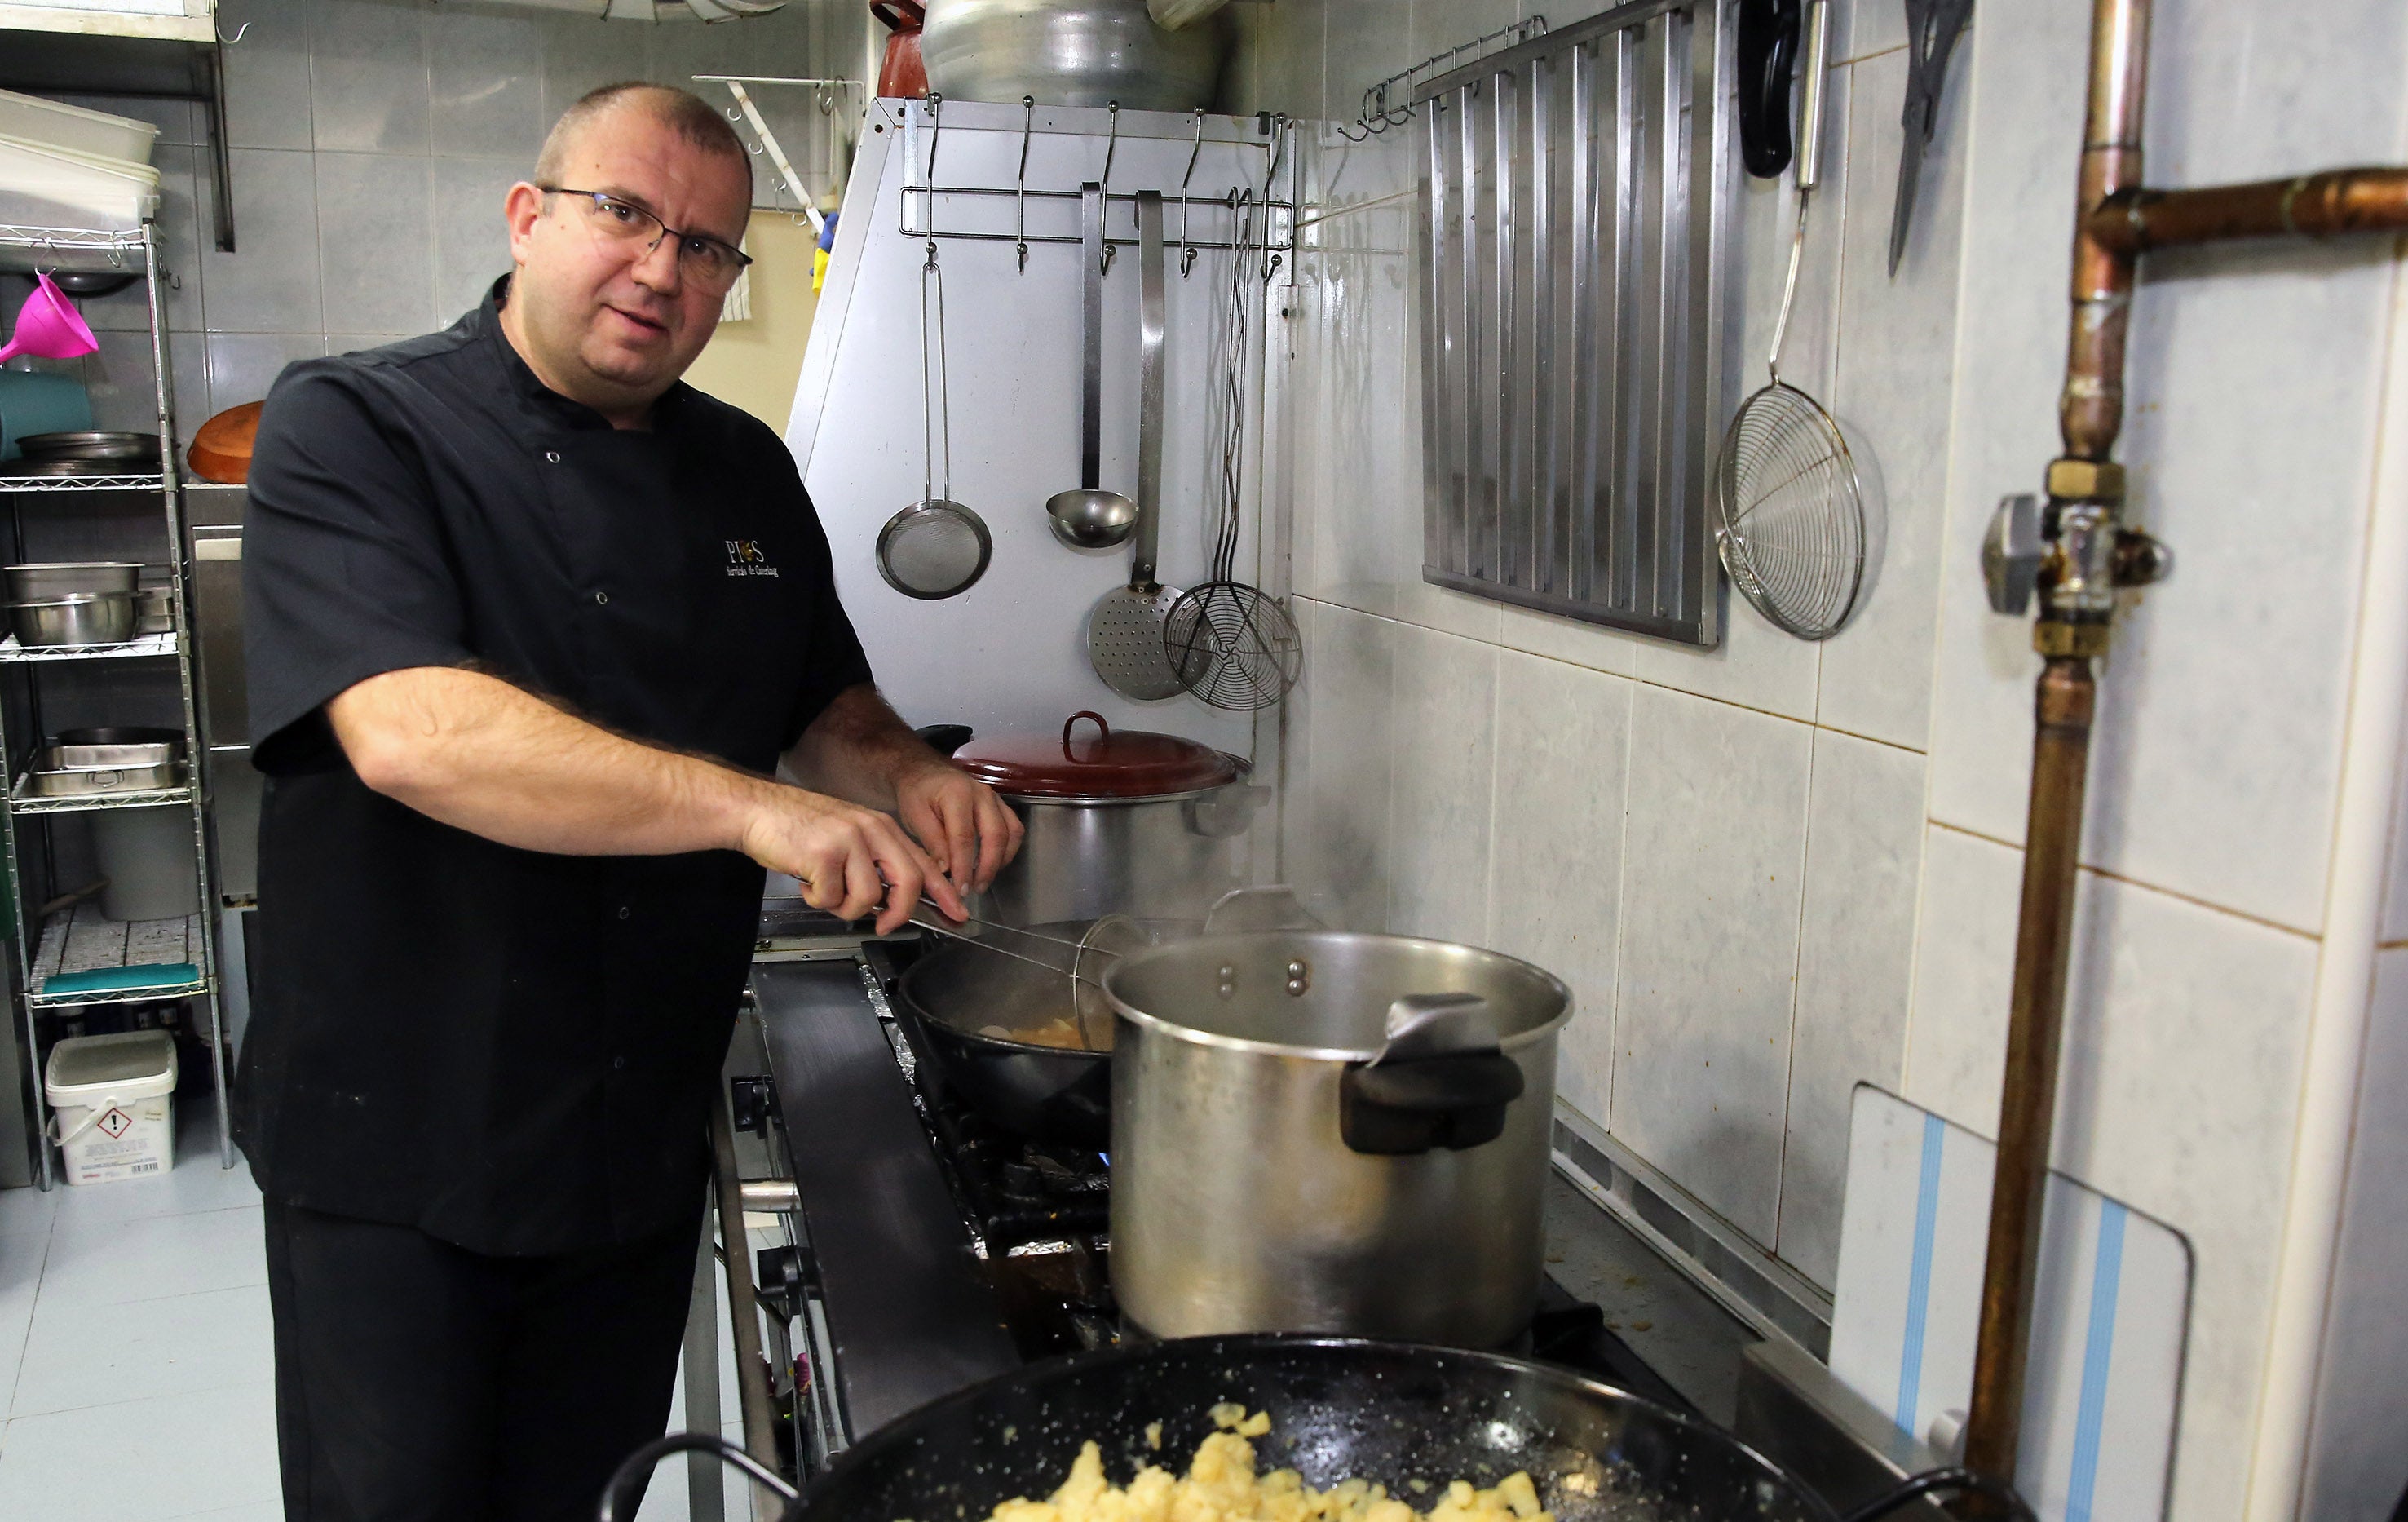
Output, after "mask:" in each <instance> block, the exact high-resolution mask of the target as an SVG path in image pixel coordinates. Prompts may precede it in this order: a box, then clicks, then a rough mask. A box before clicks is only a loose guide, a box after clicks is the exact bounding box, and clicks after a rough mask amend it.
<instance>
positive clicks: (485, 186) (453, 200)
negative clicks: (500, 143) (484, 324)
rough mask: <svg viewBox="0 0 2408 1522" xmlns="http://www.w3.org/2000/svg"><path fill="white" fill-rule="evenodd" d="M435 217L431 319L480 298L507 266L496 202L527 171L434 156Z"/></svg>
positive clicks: (505, 232) (504, 227)
mask: <svg viewBox="0 0 2408 1522" xmlns="http://www.w3.org/2000/svg"><path fill="white" fill-rule="evenodd" d="M429 169H430V171H431V175H432V191H431V194H432V198H433V203H434V217H435V314H434V315H435V321H436V322H437V323H451V322H452V320H453V319H454V318H456V317H458V316H459V315H460V314H461V313H462V312H465V311H466V310H468V309H470V308H471V307H474V306H476V305H477V304H478V303H480V302H481V301H483V300H484V299H485V292H486V290H487V288H489V287H490V286H491V285H492V284H493V283H494V281H495V279H496V278H498V277H500V276H503V275H507V274H509V271H510V235H509V225H508V224H507V223H505V222H504V221H503V219H502V201H503V198H504V197H505V196H506V195H508V194H509V188H510V187H511V186H512V185H514V184H516V183H517V182H518V181H519V180H520V179H523V178H524V177H525V176H526V175H527V174H529V173H532V172H533V170H532V167H531V166H530V167H528V168H521V167H519V166H518V165H513V164H509V163H507V162H494V161H487V160H477V159H437V160H435V161H434V163H433V164H432V165H429Z"/></svg>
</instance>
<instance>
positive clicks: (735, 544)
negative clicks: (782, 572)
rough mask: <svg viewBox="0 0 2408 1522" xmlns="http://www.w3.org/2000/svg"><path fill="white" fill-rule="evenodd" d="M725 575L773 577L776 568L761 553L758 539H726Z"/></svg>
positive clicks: (776, 571) (775, 573)
mask: <svg viewBox="0 0 2408 1522" xmlns="http://www.w3.org/2000/svg"><path fill="white" fill-rule="evenodd" d="M724 543H725V544H726V546H727V574H728V575H730V576H775V575H777V574H778V567H775V566H772V565H770V564H769V557H768V556H767V555H765V554H763V553H761V541H760V540H759V539H727V540H725V541H724Z"/></svg>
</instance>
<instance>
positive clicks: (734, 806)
mask: <svg viewBox="0 0 2408 1522" xmlns="http://www.w3.org/2000/svg"><path fill="white" fill-rule="evenodd" d="M327 717H328V718H329V719H330V720H331V722H332V723H333V725H334V728H335V736H336V739H337V740H339V741H340V742H341V744H342V747H343V751H344V754H346V755H347V756H348V757H349V758H350V759H351V766H352V768H353V769H354V770H356V771H357V772H358V773H359V775H360V779H361V780H362V781H363V782H365V783H366V784H367V785H368V786H369V787H371V788H373V789H375V790H376V791H377V792H380V793H382V794H385V795H387V796H388V797H393V798H394V799H397V800H398V801H400V802H402V803H406V804H408V805H409V807H411V808H413V809H415V810H417V811H419V812H421V813H423V814H426V815H428V816H429V817H431V818H434V819H438V820H441V821H442V822H443V823H445V824H447V825H452V826H457V827H458V828H461V829H465V830H467V831H470V832H471V833H473V834H477V835H481V836H483V837H485V838H486V839H488V840H498V841H500V842H501V843H502V844H504V845H511V846H518V847H520V848H522V849H524V850H528V851H547V852H552V853H555V854H562V855H666V854H674V853H677V852H683V851H707V850H713V849H720V848H724V849H730V850H737V849H742V847H743V844H744V836H745V830H746V827H747V825H748V822H749V821H750V820H751V818H752V817H753V814H754V813H756V812H757V811H758V810H759V808H760V805H761V797H762V793H763V790H765V789H774V788H777V787H778V784H777V783H770V782H767V781H765V780H763V779H761V778H756V777H752V776H748V775H746V774H745V773H743V772H740V771H738V770H736V769H734V768H730V767H725V766H721V765H719V764H717V763H715V762H711V761H708V760H704V759H701V758H699V757H695V756H690V755H681V754H678V753H676V752H674V751H665V750H661V749H658V748H656V747H653V746H650V745H646V744H643V743H641V742H639V741H637V740H632V739H626V738H624V737H623V736H620V735H614V734H612V733H610V732H609V730H607V729H603V728H601V727H599V726H598V725H592V724H588V723H586V722H585V721H584V720H582V719H580V718H577V717H576V716H575V715H573V714H569V713H566V712H563V711H561V710H559V709H557V708H554V707H552V705H551V704H549V703H546V702H545V701H543V700H542V699H541V698H538V697H536V696H533V695H531V694H529V693H526V692H524V691H522V690H521V689H519V688H517V687H514V686H512V685H510V684H509V682H503V681H500V680H499V679H497V678H495V677H490V676H485V675H482V674H480V673H479V672H475V671H466V670H458V669H453V668H445V667H418V668H410V669H408V670H401V671H389V672H386V673H384V674H383V675H381V676H377V677H371V678H369V679H368V680H367V681H366V682H360V683H359V684H358V685H356V686H354V687H351V688H350V689H349V690H347V691H345V692H344V693H342V694H341V695H340V696H337V697H336V698H335V699H334V701H333V702H331V703H329V704H328V705H327ZM781 791H782V790H781Z"/></svg>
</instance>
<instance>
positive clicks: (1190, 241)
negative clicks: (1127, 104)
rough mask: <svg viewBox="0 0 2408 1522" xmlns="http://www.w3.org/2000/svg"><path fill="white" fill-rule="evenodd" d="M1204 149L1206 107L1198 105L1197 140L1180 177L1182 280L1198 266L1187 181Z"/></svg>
mask: <svg viewBox="0 0 2408 1522" xmlns="http://www.w3.org/2000/svg"><path fill="white" fill-rule="evenodd" d="M1203 151H1204V108H1203V107H1201V106H1198V107H1197V108H1196V141H1195V144H1194V145H1193V146H1192V147H1190V148H1189V149H1188V150H1187V172H1186V173H1185V174H1183V175H1181V176H1180V177H1179V278H1180V279H1181V280H1185V279H1186V278H1187V272H1188V271H1189V270H1191V269H1193V268H1195V267H1196V242H1195V239H1194V238H1192V237H1189V235H1188V230H1187V229H1188V223H1189V221H1190V220H1191V219H1192V218H1193V217H1194V215H1195V208H1194V207H1193V206H1192V205H1190V204H1189V201H1188V198H1187V182H1188V181H1189V180H1191V179H1195V178H1196V160H1197V158H1198V157H1199V156H1200V155H1201V154H1202V153H1203Z"/></svg>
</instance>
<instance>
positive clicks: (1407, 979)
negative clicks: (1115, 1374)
mask: <svg viewBox="0 0 2408 1522" xmlns="http://www.w3.org/2000/svg"><path fill="white" fill-rule="evenodd" d="M1104 986H1105V992H1106V994H1107V996H1108V998H1110V999H1111V1005H1112V1008H1113V1010H1114V1011H1115V1012H1117V1013H1118V1015H1119V1017H1120V1021H1121V1023H1120V1026H1119V1028H1118V1029H1117V1031H1116V1032H1115V1034H1114V1038H1113V1041H1114V1045H1113V1051H1112V1214H1111V1225H1112V1270H1111V1272H1112V1289H1113V1293H1114V1295H1115V1296H1116V1297H1117V1298H1118V1299H1119V1301H1120V1304H1121V1308H1122V1310H1123V1312H1124V1314H1126V1315H1127V1316H1128V1317H1129V1318H1130V1319H1131V1320H1133V1321H1134V1322H1135V1323H1136V1324H1137V1325H1138V1326H1139V1327H1140V1328H1142V1329H1143V1330H1145V1331H1146V1332H1149V1333H1151V1334H1153V1335H1154V1336H1156V1337H1190V1336H1199V1335H1206V1334H1212V1333H1226V1332H1246V1331H1320V1332H1344V1333H1350V1334H1355V1335H1360V1336H1372V1337H1397V1338H1408V1339H1412V1340H1416V1341H1422V1342H1431V1343H1449V1344H1453V1345H1455V1346H1459V1347H1494V1346H1498V1345H1500V1344H1502V1343H1505V1342H1506V1341H1508V1340H1509V1339H1511V1338H1512V1337H1513V1336H1515V1335H1516V1334H1517V1333H1519V1332H1520V1331H1521V1330H1522V1328H1524V1327H1525V1326H1527V1324H1528V1322H1529V1319H1530V1315H1531V1313H1532V1312H1533V1310H1534V1309H1535V1308H1536V1305H1537V1301H1538V1294H1539V1285H1540V1280H1541V1275H1542V1273H1543V1272H1544V1257H1545V1239H1544V1236H1543V1233H1542V1228H1541V1220H1540V1212H1541V1196H1542V1192H1543V1190H1544V1187H1545V1184H1546V1177H1547V1167H1548V1141H1549V1123H1550V1121H1551V1119H1552V1112H1553V1105H1554V1098H1555V1037H1556V1033H1557V1032H1558V1031H1559V1030H1560V1029H1561V1028H1562V1027H1563V1024H1564V1022H1565V1021H1566V1020H1568V1019H1570V1017H1571V993H1570V990H1569V989H1567V988H1566V987H1565V986H1564V984H1562V982H1561V981H1559V980H1558V979H1556V978H1555V977H1554V976H1553V975H1551V974H1549V973H1547V972H1545V971H1543V970H1541V969H1539V968H1536V967H1533V966H1531V965H1530V964H1528V963H1527V962H1522V961H1517V960H1515V959H1514V958H1512V957H1510V956H1505V955H1499V954H1498V953H1496V952H1489V951H1481V950H1478V949H1476V948H1473V947H1469V946H1458V945H1453V944H1449V943H1447V942H1445V941H1439V940H1414V939H1412V938H1409V937H1404V936H1383V935H1363V934H1354V933H1349V932H1344V931H1335V930H1267V931H1259V932H1254V933H1249V934H1243V935H1208V936H1205V937H1202V938H1200V939H1197V940H1187V941H1181V942H1176V943H1174V944H1171V945H1167V946H1162V947H1158V948H1156V949H1154V950H1153V951H1149V952H1144V953H1141V954H1140V955H1135V956H1131V957H1128V958H1126V959H1125V960H1123V961H1121V962H1120V963H1119V964H1117V965H1116V966H1115V967H1113V968H1112V969H1111V971H1110V972H1108V973H1107V974H1106V975H1105V979H1104Z"/></svg>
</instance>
